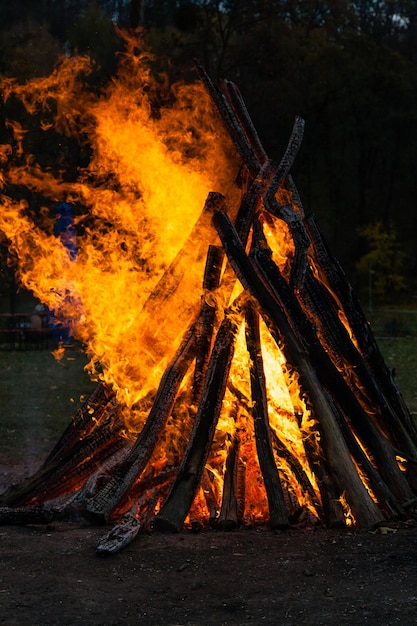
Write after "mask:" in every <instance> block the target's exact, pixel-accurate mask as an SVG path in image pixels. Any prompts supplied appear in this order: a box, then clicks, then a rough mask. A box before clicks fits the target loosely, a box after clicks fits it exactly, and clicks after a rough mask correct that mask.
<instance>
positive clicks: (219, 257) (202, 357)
mask: <svg viewBox="0 0 417 626" xmlns="http://www.w3.org/2000/svg"><path fill="white" fill-rule="evenodd" d="M223 258H224V252H223V250H222V249H221V248H220V247H218V246H209V249H208V253H207V261H206V268H205V272H204V279H203V296H202V302H201V309H200V315H199V317H198V320H197V326H196V339H197V354H196V363H195V369H194V380H193V393H192V401H193V403H194V404H196V405H198V403H199V401H200V397H201V392H202V389H203V385H204V379H205V375H206V372H207V367H208V362H209V358H210V353H211V348H212V343H213V332H214V322H215V318H216V311H217V305H216V299H215V297H214V295H213V294H214V291H215V290H216V289H217V288H218V286H219V283H220V274H221V270H222V264H223Z"/></svg>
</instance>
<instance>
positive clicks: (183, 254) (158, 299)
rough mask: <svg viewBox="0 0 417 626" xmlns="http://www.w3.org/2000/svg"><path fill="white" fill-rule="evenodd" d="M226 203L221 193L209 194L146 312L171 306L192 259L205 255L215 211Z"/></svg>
mask: <svg viewBox="0 0 417 626" xmlns="http://www.w3.org/2000/svg"><path fill="white" fill-rule="evenodd" d="M225 203H226V199H225V197H224V196H223V195H222V194H221V193H218V192H213V191H211V192H209V194H208V195H207V198H206V201H205V204H204V208H203V211H202V212H201V214H200V217H199V218H198V220H197V222H196V223H195V224H194V226H193V229H192V231H191V233H190V234H189V236H188V238H187V240H186V242H185V244H184V245H183V247H182V248H181V250H180V251H179V252H178V254H177V255H176V257H175V259H174V260H173V261H172V263H171V264H170V266H169V267H168V268H167V269H166V270H165V272H164V274H163V276H162V277H161V279H160V280H159V281H158V283H157V285H156V286H155V288H154V289H153V291H152V293H151V294H150V295H149V297H148V299H147V301H146V302H145V304H144V306H143V311H144V312H146V313H148V314H150V315H152V313H153V312H154V311H158V312H159V311H160V310H166V307H167V306H169V301H170V299H171V298H172V296H173V295H174V294H175V292H176V290H177V288H178V286H179V284H180V282H181V280H182V278H183V276H184V274H186V273H187V271H188V269H189V265H190V259H193V258H194V259H195V257H196V252H197V251H200V255H201V254H202V252H203V251H204V253H205V250H206V248H207V243H206V242H207V233H208V232H209V231H210V230H211V229H212V227H211V218H212V216H213V214H214V212H215V211H217V210H221V209H222V208H224V206H225Z"/></svg>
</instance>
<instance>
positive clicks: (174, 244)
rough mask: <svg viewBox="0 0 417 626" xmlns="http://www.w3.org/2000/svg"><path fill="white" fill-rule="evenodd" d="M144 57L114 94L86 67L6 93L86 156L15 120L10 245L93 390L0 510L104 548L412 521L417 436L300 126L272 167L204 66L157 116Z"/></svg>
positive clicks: (127, 59)
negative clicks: (54, 159) (158, 537)
mask: <svg viewBox="0 0 417 626" xmlns="http://www.w3.org/2000/svg"><path fill="white" fill-rule="evenodd" d="M135 45H136V44H135V43H134V42H133V41H130V42H129V41H128V49H127V52H126V54H125V55H124V57H123V58H122V62H121V65H120V71H119V74H118V76H117V77H116V78H115V80H114V81H113V82H112V83H111V85H110V86H109V87H108V88H107V89H106V90H105V91H104V92H103V93H100V95H99V96H97V95H96V94H93V93H91V92H88V90H86V89H85V85H84V84H83V79H84V80H85V77H86V76H87V75H88V73H89V71H90V66H89V61H88V59H86V58H84V57H76V58H73V59H65V60H63V62H62V63H61V65H60V66H59V67H58V68H57V70H56V71H55V72H54V73H53V74H52V75H51V76H50V77H48V78H45V79H37V80H33V81H30V82H29V83H27V84H25V85H23V86H22V85H18V84H16V83H15V82H14V81H7V82H6V83H5V85H4V93H5V97H6V99H10V98H16V99H18V100H19V101H20V102H22V103H23V104H24V105H25V107H26V109H27V111H28V113H30V115H32V116H37V118H39V119H40V120H41V124H43V126H42V127H43V128H44V129H45V132H49V130H50V128H52V127H53V129H54V132H57V133H61V134H63V135H68V136H71V137H75V138H76V139H77V141H79V142H80V143H81V142H82V141H83V140H84V141H86V142H87V143H88V145H89V147H90V148H91V158H90V160H89V163H88V166H86V167H85V168H84V169H81V168H80V169H79V170H78V171H77V176H75V177H74V176H73V177H72V178H73V180H72V181H71V182H68V178H69V177H68V176H66V175H65V170H63V172H62V173H61V174H60V175H52V172H51V171H49V170H48V169H47V168H46V169H42V168H41V166H40V164H39V163H37V161H36V159H35V158H34V157H33V155H30V154H27V151H26V146H25V129H23V128H22V127H21V126H19V125H18V124H17V123H13V130H14V141H13V143H12V144H10V145H6V146H2V152H1V154H2V159H3V161H4V164H5V173H4V175H3V188H4V189H3V191H4V193H3V196H2V204H3V210H2V213H1V215H0V229H1V230H2V231H3V232H4V234H5V235H6V237H7V238H8V242H9V248H10V250H11V252H12V253H13V254H14V255H15V257H16V258H17V260H18V269H17V276H18V279H19V281H20V282H21V284H22V285H23V286H24V287H25V288H28V289H30V290H32V291H33V293H34V294H35V296H36V297H37V298H38V299H39V300H40V301H41V302H42V303H43V304H45V305H46V306H47V307H48V309H49V310H51V311H53V312H54V315H55V316H56V319H57V321H59V322H61V323H65V324H69V325H70V331H71V335H72V336H73V337H74V338H75V339H76V340H78V341H79V342H81V344H82V345H83V346H84V349H85V351H86V353H87V355H88V356H89V358H90V362H89V365H88V371H89V373H90V375H91V376H92V377H93V378H94V379H95V380H96V381H97V387H96V390H95V391H94V393H93V394H92V396H91V397H90V398H88V399H87V401H85V402H84V404H83V405H82V406H81V408H80V409H79V411H78V412H77V414H76V415H75V417H74V419H73V420H72V421H71V423H70V424H69V425H68V427H67V429H66V430H65V432H64V433H63V435H62V437H61V438H60V439H59V441H58V442H57V443H56V445H55V446H54V448H53V450H52V451H51V453H50V454H49V455H48V458H47V459H46V460H45V461H44V463H43V464H42V466H41V467H40V469H39V470H38V472H36V473H35V475H34V476H32V477H30V478H29V479H27V480H26V481H24V482H23V483H21V484H19V485H14V486H12V487H10V488H9V489H8V490H7V491H6V492H5V493H4V494H3V495H2V496H1V497H0V504H1V505H2V508H1V509H0V519H1V520H3V522H5V523H26V522H46V521H50V520H52V519H54V518H64V519H65V518H73V516H74V515H78V516H81V518H82V519H83V520H89V521H90V522H91V523H97V522H99V523H106V524H111V525H112V526H114V528H112V530H111V531H110V532H109V533H108V534H107V535H106V536H105V537H104V538H103V540H102V542H101V543H100V546H99V551H102V552H112V551H115V550H116V549H119V548H120V547H121V546H122V545H125V543H126V542H127V541H129V540H131V539H132V538H133V537H134V536H136V534H137V533H138V532H139V531H140V530H141V529H143V530H147V531H149V530H154V531H174V532H177V531H180V530H181V529H183V528H192V529H194V530H198V529H202V528H206V527H215V528H217V529H233V528H238V527H240V526H249V525H250V526H252V525H257V524H258V525H266V524H267V525H269V526H270V527H271V528H273V529H286V528H289V527H296V526H303V527H304V526H306V525H308V526H314V525H317V524H325V525H327V526H328V527H336V526H347V525H352V524H353V525H355V526H358V527H374V526H376V525H378V524H383V523H386V520H388V519H390V520H392V519H398V520H405V519H411V518H412V517H413V514H414V505H415V502H416V496H415V494H416V488H417V480H416V479H417V476H416V461H417V432H416V427H415V424H414V423H413V421H412V418H411V416H410V413H409V412H408V410H407V407H406V406H405V404H404V401H403V399H402V397H401V394H400V391H399V390H398V388H397V386H396V383H395V381H394V379H393V377H392V375H391V372H390V371H389V369H388V368H387V366H386V365H385V363H384V361H383V358H382V356H381V354H380V352H379V349H378V346H377V344H376V341H375V339H374V337H373V335H372V332H371V329H370V327H369V324H368V323H367V321H366V318H365V316H364V314H363V312H362V310H361V308H360V305H359V303H358V301H357V299H356V298H355V295H354V293H353V292H352V289H351V287H350V285H349V283H348V281H347V279H346V276H345V274H344V272H343V270H342V269H341V267H340V266H339V264H338V262H337V261H336V260H335V258H334V257H333V256H332V254H331V253H330V251H329V249H328V247H327V245H326V242H325V240H324V238H323V236H322V233H321V231H320V228H319V225H318V222H317V220H316V218H315V217H314V215H309V216H306V215H305V213H304V210H303V206H302V202H301V199H300V197H299V194H298V192H297V188H296V185H295V182H294V180H293V177H292V175H291V171H290V170H291V168H292V165H293V162H294V160H295V158H296V155H297V153H298V150H299V148H300V145H301V140H302V136H303V129H304V122H303V120H302V119H300V118H296V119H295V122H294V127H293V129H292V132H291V133H289V134H290V138H289V142H288V146H287V149H286V151H285V153H284V155H283V157H282V159H281V160H280V161H279V162H274V161H273V160H271V159H270V158H269V157H268V155H267V154H266V152H265V150H264V148H263V145H262V143H261V140H260V138H259V137H258V135H257V132H256V130H255V128H254V126H253V123H252V121H251V118H250V116H249V113H248V111H247V109H246V106H245V103H244V101H243V98H242V96H241V94H240V92H239V90H238V88H237V86H236V85H235V84H233V83H231V82H230V81H223V83H222V85H221V88H220V87H217V86H216V85H214V84H213V82H212V81H211V79H210V77H209V76H208V75H207V73H206V71H205V70H204V68H203V67H201V66H200V65H199V64H198V63H196V72H197V76H198V79H199V80H198V81H197V82H196V83H195V84H194V85H191V86H190V85H175V86H174V87H173V88H172V89H171V91H170V97H169V98H166V100H165V102H166V103H165V104H163V105H162V104H161V100H160V89H162V87H161V83H158V81H156V80H155V78H154V77H153V76H152V74H151V71H150V69H149V63H148V58H147V55H145V54H144V53H141V54H138V52H137V50H136V48H135ZM158 98H159V99H158ZM51 103H53V105H52V104H51ZM52 109H53V115H52V112H51V111H52ZM17 183H19V185H22V184H23V185H25V186H26V187H27V189H29V190H31V192H32V193H35V194H38V196H42V197H43V198H47V199H48V201H49V204H48V202H46V203H45V206H44V207H41V209H40V211H39V215H38V219H37V220H34V219H31V217H30V212H28V211H27V205H26V203H25V202H24V201H20V202H19V201H16V199H15V198H12V197H11V196H10V195H7V189H8V187H9V186H12V185H16V184H17ZM62 200H65V201H70V202H72V203H74V204H75V205H76V206H77V205H79V206H82V207H85V208H86V209H87V210H84V211H83V210H79V211H78V213H76V215H75V231H76V237H77V238H76V246H77V250H76V254H74V250H69V249H68V246H65V241H63V239H62V237H61V238H57V237H56V236H54V232H53V219H52V213H51V210H50V208H49V207H50V206H51V203H54V202H56V203H58V202H60V201H62ZM41 218H42V219H41ZM63 244H64V245H63ZM63 349H64V348H63V347H60V348H59V349H58V350H57V351H56V357H57V358H60V355H61V354H62V350H63Z"/></svg>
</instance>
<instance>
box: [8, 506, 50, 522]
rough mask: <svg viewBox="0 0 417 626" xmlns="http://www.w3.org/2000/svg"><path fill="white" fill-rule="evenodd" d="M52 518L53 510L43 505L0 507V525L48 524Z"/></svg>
mask: <svg viewBox="0 0 417 626" xmlns="http://www.w3.org/2000/svg"><path fill="white" fill-rule="evenodd" d="M54 519H55V513H54V511H52V510H51V509H49V508H47V507H44V506H28V507H24V508H9V507H4V506H2V507H0V525H1V524H3V525H7V526H20V525H24V524H50V523H51V522H52V521H53V520H54Z"/></svg>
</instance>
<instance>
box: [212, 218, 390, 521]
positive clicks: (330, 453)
mask: <svg viewBox="0 0 417 626" xmlns="http://www.w3.org/2000/svg"><path fill="white" fill-rule="evenodd" d="M213 222H214V225H215V227H216V229H217V232H218V233H219V236H220V238H221V240H222V243H223V247H224V248H225V251H226V254H227V256H228V258H229V261H230V263H231V265H232V267H233V268H234V270H235V272H236V275H237V277H238V278H239V280H240V281H241V282H242V284H243V286H244V287H245V288H246V289H247V290H248V291H249V292H250V293H251V294H252V295H253V296H254V297H255V298H256V300H257V301H258V303H259V305H260V306H261V313H262V315H263V317H264V319H265V321H266V323H267V324H268V326H269V327H270V331H271V334H272V336H273V337H274V339H275V340H276V342H277V343H278V345H281V346H282V348H283V350H284V354H285V356H286V358H287V361H288V362H289V363H290V365H292V366H293V367H294V368H295V369H296V370H297V371H298V373H299V375H300V384H301V386H302V389H303V390H304V391H305V393H306V395H307V396H308V398H309V402H310V403H311V406H312V407H313V410H314V414H315V415H316V417H317V419H318V421H319V424H320V432H321V435H322V441H323V449H324V451H325V454H326V458H327V459H328V462H329V465H330V466H331V470H332V474H333V476H334V477H335V479H336V480H337V484H338V487H339V490H340V494H342V493H345V494H346V498H347V500H348V502H349V505H350V506H351V508H352V510H353V512H354V515H355V519H356V521H357V524H358V525H359V526H367V527H369V526H373V525H374V524H376V523H378V522H379V521H381V520H382V519H383V516H382V513H381V512H380V510H379V509H378V507H377V506H376V504H375V503H374V502H373V501H372V499H371V498H370V496H369V494H368V492H367V491H366V489H365V487H364V485H363V483H362V481H361V480H360V478H359V476H358V473H357V471H356V468H355V466H354V464H353V462H352V459H351V457H350V454H349V451H348V449H347V446H346V443H345V440H344V438H343V436H342V434H341V432H340V429H339V427H338V425H337V421H336V419H335V415H334V413H333V411H332V408H331V406H330V405H329V402H328V400H327V397H326V395H325V393H324V390H323V387H322V384H321V382H320V381H319V379H318V377H317V374H316V372H315V370H314V368H313V367H312V365H311V363H310V359H309V358H308V356H307V354H306V352H305V349H304V347H303V345H302V344H301V343H300V340H299V338H298V337H297V335H296V334H295V333H294V331H293V329H292V327H291V325H290V324H289V323H288V320H287V318H286V315H285V312H284V311H283V310H282V308H281V306H280V303H279V302H278V301H277V300H276V298H275V297H274V296H272V295H271V293H270V291H269V290H268V289H267V288H266V287H265V285H264V284H263V282H262V281H261V280H260V278H259V277H258V274H257V271H256V269H255V266H254V265H253V263H252V261H251V260H250V259H249V257H248V256H247V255H246V253H245V250H244V249H243V247H242V245H241V243H240V241H239V237H238V235H237V233H236V231H235V229H234V227H233V225H232V223H231V222H230V220H229V218H228V217H227V215H226V214H224V213H216V214H215V215H214V217H213ZM259 252H261V251H259Z"/></svg>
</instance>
